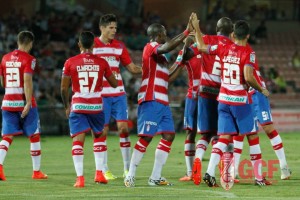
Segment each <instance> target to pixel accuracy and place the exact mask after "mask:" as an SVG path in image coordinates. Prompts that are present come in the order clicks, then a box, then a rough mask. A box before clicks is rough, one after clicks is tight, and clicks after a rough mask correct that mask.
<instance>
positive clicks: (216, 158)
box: [206, 138, 229, 177]
mask: <svg viewBox="0 0 300 200" xmlns="http://www.w3.org/2000/svg"><path fill="white" fill-rule="evenodd" d="M228 143H229V140H228V139H226V138H219V140H218V143H217V144H215V146H214V147H213V149H212V151H211V155H210V159H209V163H208V167H207V171H206V172H207V173H208V174H209V175H210V176H213V177H215V169H216V166H217V165H218V164H219V162H220V160H221V157H222V155H223V152H224V151H225V149H226V147H227V145H228Z"/></svg>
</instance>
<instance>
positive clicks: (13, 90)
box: [5, 88, 24, 94]
mask: <svg viewBox="0 0 300 200" xmlns="http://www.w3.org/2000/svg"><path fill="white" fill-rule="evenodd" d="M5 94H24V90H23V88H5Z"/></svg>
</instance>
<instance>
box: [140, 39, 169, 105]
mask: <svg viewBox="0 0 300 200" xmlns="http://www.w3.org/2000/svg"><path fill="white" fill-rule="evenodd" d="M159 46H160V44H158V43H157V42H151V43H147V44H146V46H145V47H144V50H143V61H142V71H143V73H142V85H141V87H140V91H139V94H138V101H139V103H141V102H143V101H153V100H156V101H158V102H160V103H163V104H168V103H169V99H168V81H169V69H168V61H167V59H166V57H165V56H164V55H163V54H157V53H156V50H157V48H158V47H159Z"/></svg>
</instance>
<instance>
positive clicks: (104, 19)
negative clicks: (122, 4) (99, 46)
mask: <svg viewBox="0 0 300 200" xmlns="http://www.w3.org/2000/svg"><path fill="white" fill-rule="evenodd" d="M111 22H116V23H117V22H118V21H117V17H116V15H114V14H106V15H103V16H101V17H100V21H99V25H100V26H107V25H109V24H110V23H111Z"/></svg>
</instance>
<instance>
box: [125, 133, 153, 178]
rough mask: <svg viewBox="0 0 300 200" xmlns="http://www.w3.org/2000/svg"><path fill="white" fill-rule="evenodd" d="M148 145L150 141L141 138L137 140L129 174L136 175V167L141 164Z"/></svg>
mask: <svg viewBox="0 0 300 200" xmlns="http://www.w3.org/2000/svg"><path fill="white" fill-rule="evenodd" d="M148 145H149V143H148V142H147V141H145V140H143V139H141V138H140V139H139V141H137V143H136V144H135V146H134V149H133V153H132V156H131V161H130V166H129V171H128V174H127V176H135V173H136V168H137V166H138V165H139V164H140V162H141V160H142V158H143V156H144V154H145V152H146V149H147V146H148Z"/></svg>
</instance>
